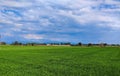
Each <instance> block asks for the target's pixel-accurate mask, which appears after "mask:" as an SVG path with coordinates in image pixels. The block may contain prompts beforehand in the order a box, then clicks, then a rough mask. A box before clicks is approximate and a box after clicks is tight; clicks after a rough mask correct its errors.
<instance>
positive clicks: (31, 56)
mask: <svg viewBox="0 0 120 76" xmlns="http://www.w3.org/2000/svg"><path fill="white" fill-rule="evenodd" d="M0 76H120V48H119V47H104V48H100V47H69V46H66V47H65V46H0Z"/></svg>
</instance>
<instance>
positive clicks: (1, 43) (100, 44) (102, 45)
mask: <svg viewBox="0 0 120 76" xmlns="http://www.w3.org/2000/svg"><path fill="white" fill-rule="evenodd" d="M0 45H8V44H7V43H6V42H0ZM9 45H23V46H35V45H40V46H88V47H90V46H100V47H105V46H120V45H119V44H107V43H98V44H94V43H88V44H84V43H82V42H78V43H76V44H72V43H70V42H58V43H36V42H31V43H30V42H28V43H22V42H18V41H15V42H13V43H11V44H9Z"/></svg>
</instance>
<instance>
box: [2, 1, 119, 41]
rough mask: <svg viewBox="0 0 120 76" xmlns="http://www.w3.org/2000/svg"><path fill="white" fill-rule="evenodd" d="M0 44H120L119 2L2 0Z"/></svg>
mask: <svg viewBox="0 0 120 76" xmlns="http://www.w3.org/2000/svg"><path fill="white" fill-rule="evenodd" d="M0 34H1V41H6V42H13V41H21V42H73V43H76V42H83V43H89V42H93V43H99V42H107V43H120V0H0Z"/></svg>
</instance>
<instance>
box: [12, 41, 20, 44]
mask: <svg viewBox="0 0 120 76" xmlns="http://www.w3.org/2000/svg"><path fill="white" fill-rule="evenodd" d="M12 45H22V43H21V42H18V41H15V42H13V43H12Z"/></svg>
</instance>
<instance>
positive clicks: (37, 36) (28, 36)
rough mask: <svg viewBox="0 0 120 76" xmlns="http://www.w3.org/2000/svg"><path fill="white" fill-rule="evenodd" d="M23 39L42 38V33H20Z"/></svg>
mask: <svg viewBox="0 0 120 76" xmlns="http://www.w3.org/2000/svg"><path fill="white" fill-rule="evenodd" d="M22 37H24V38H25V39H34V40H40V39H43V36H42V35H37V34H24V35H22Z"/></svg>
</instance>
